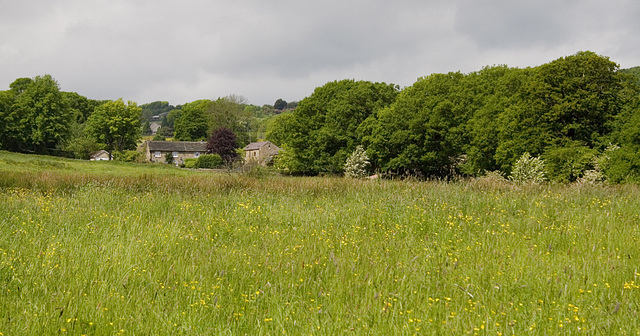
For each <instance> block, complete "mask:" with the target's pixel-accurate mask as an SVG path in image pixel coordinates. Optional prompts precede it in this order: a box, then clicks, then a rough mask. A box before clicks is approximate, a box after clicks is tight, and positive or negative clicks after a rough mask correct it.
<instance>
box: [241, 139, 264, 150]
mask: <svg viewBox="0 0 640 336" xmlns="http://www.w3.org/2000/svg"><path fill="white" fill-rule="evenodd" d="M268 143H269V141H262V142H252V143H250V144H248V145H247V146H246V147H244V150H246V151H250V150H257V149H260V147H262V146H264V145H266V144H268Z"/></svg>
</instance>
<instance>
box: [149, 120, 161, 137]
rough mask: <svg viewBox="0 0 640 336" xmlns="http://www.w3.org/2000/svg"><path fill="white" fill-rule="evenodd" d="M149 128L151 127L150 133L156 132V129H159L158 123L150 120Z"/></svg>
mask: <svg viewBox="0 0 640 336" xmlns="http://www.w3.org/2000/svg"><path fill="white" fill-rule="evenodd" d="M149 128H150V129H151V135H155V134H156V133H158V129H160V124H158V123H157V122H152V123H150V124H149Z"/></svg>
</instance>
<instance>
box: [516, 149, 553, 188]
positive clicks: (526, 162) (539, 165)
mask: <svg viewBox="0 0 640 336" xmlns="http://www.w3.org/2000/svg"><path fill="white" fill-rule="evenodd" d="M509 179H510V180H511V181H513V182H516V183H542V182H544V181H545V180H546V178H545V173H544V161H543V160H542V159H540V158H539V157H532V156H531V154H529V153H528V152H527V153H524V154H522V156H521V157H520V158H519V159H518V161H516V164H515V165H514V166H513V170H512V171H511V175H510V176H509Z"/></svg>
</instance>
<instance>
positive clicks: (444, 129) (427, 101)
mask: <svg viewBox="0 0 640 336" xmlns="http://www.w3.org/2000/svg"><path fill="white" fill-rule="evenodd" d="M463 79H464V75H462V74H461V73H449V74H434V75H431V76H428V77H424V78H421V79H419V80H418V81H417V82H416V83H414V84H413V85H412V86H411V87H408V88H405V89H404V90H403V91H402V92H401V93H400V95H399V96H398V98H397V99H396V101H395V102H394V103H393V104H392V105H391V106H390V107H388V108H385V109H383V110H380V111H379V112H378V113H377V114H375V115H373V116H372V117H371V119H370V120H368V121H367V123H366V124H365V125H364V126H363V127H362V128H361V130H360V131H361V132H362V134H363V145H364V146H366V147H368V148H369V154H370V157H371V159H372V161H374V162H375V165H374V166H377V168H379V169H381V170H382V171H385V172H393V173H397V174H401V175H404V174H416V175H421V176H433V177H446V176H448V175H450V174H451V172H452V171H453V170H454V169H455V167H456V164H457V162H458V160H459V157H460V156H461V155H462V154H463V147H464V144H466V143H467V142H468V140H467V139H466V137H465V132H464V125H465V123H466V121H467V120H468V118H469V116H468V110H467V105H466V104H464V101H461V99H460V98H459V97H460V96H461V93H460V90H461V89H462V88H463V87H464V85H463ZM373 119H375V120H373Z"/></svg>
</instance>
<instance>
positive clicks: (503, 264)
mask: <svg viewBox="0 0 640 336" xmlns="http://www.w3.org/2000/svg"><path fill="white" fill-rule="evenodd" d="M0 162H2V163H5V164H1V165H0V173H1V174H2V175H0V176H1V177H0V182H2V184H1V185H2V186H4V187H3V188H2V191H1V192H2V195H1V196H2V197H1V200H0V230H1V235H0V333H3V334H5V335H13V334H24V335H27V334H58V333H62V334H166V335H170V334H171V335H173V334H193V335H200V334H221V333H227V334H234V335H235V334H252V335H255V334H276V333H277V334H282V333H288V334H324V335H333V334H343V333H353V334H365V333H366V334H381V335H388V334H482V335H485V334H490V335H496V334H505V335H506V334H512V333H516V334H521V333H532V334H557V333H562V334H574V333H575V334H582V333H586V334H597V333H602V334H635V333H636V331H637V326H636V323H634V321H637V320H638V318H639V316H638V311H639V309H640V307H638V302H640V295H639V293H640V288H639V285H640V280H639V279H637V278H638V276H640V273H639V272H640V267H639V266H640V263H639V262H638V260H639V258H640V251H639V250H638V248H637V246H638V240H639V239H640V228H639V227H638V223H639V222H640V218H639V216H638V211H637V209H639V208H640V197H638V196H640V193H639V192H638V190H637V189H636V188H634V187H628V186H627V187H620V188H585V187H582V188H578V187H538V188H524V189H522V188H514V187H512V186H509V185H504V184H489V185H485V184H483V183H482V181H469V182H462V183H456V184H444V183H431V182H429V183H421V182H410V181H409V182H406V181H405V182H394V181H350V180H345V179H326V178H278V177H269V178H264V179H253V178H247V177H242V176H235V175H215V176H214V175H211V174H202V173H191V172H185V171H181V170H177V169H165V168H161V167H148V166H138V165H122V164H114V163H104V162H101V163H88V162H77V161H69V160H60V159H51V158H47V157H34V156H21V155H16V154H9V153H4V152H3V153H0ZM6 162H13V163H12V164H11V165H7V164H6ZM59 164H62V165H63V166H60V165H59ZM6 173H9V174H6ZM20 174H22V175H23V176H28V177H29V178H35V179H37V180H38V182H37V183H27V182H24V181H22V180H18V179H14V178H13V177H15V176H18V175H20ZM6 176H10V178H8V179H7V178H5V177H6ZM12 176H13V177H12ZM25 187H27V188H25Z"/></svg>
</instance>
